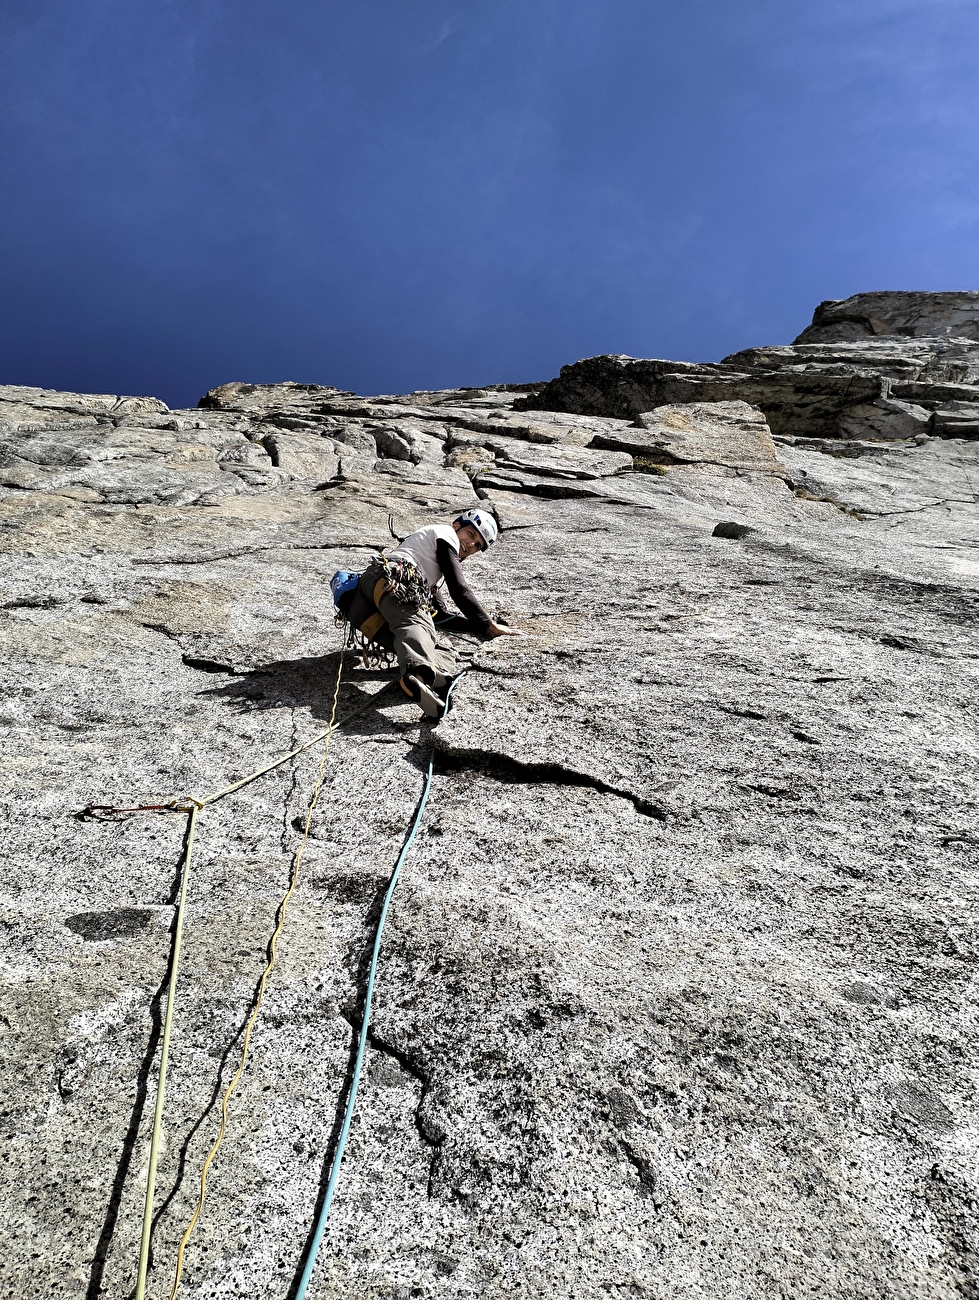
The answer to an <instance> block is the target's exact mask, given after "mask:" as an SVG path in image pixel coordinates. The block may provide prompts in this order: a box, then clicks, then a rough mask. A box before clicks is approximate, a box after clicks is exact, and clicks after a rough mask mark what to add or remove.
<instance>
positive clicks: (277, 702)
mask: <svg viewBox="0 0 979 1300" xmlns="http://www.w3.org/2000/svg"><path fill="white" fill-rule="evenodd" d="M229 676H232V674H231V673H230V671H229ZM336 680H337V656H336V655H335V654H329V655H318V656H314V655H310V656H308V657H306V658H304V659H281V660H276V661H273V662H272V663H269V664H263V665H262V667H261V668H254V669H252V670H251V671H250V672H247V673H243V674H241V675H240V676H234V679H233V680H232V681H228V682H226V683H224V684H222V685H221V686H215V687H213V688H212V689H210V690H204V691H201V692H200V694H202V695H206V696H209V697H210V698H212V699H226V700H230V701H233V702H234V703H235V704H237V706H238V711H239V712H242V713H245V712H249V713H250V712H257V711H260V710H262V709H280V708H289V709H296V708H302V709H309V711H310V713H311V714H312V716H313V717H314V718H316V719H320V720H322V721H323V722H329V720H330V714H331V712H332V710H333V692H334V690H335V689H336ZM394 680H395V678H394V674H393V673H392V672H390V671H388V670H385V669H365V668H363V667H361V666H360V665H358V666H356V667H354V668H353V669H351V666H350V664H349V661H348V663H347V665H346V667H345V669H344V678H343V682H342V683H341V686H340V703H339V708H338V714H337V716H338V718H339V720H340V722H341V723H342V722H343V721H344V718H345V717H349V716H351V714H352V711H354V710H357V712H358V714H360V716H363V717H365V719H366V718H369V717H370V716H371V712H372V710H371V708H370V703H369V701H370V698H371V696H372V695H373V694H375V693H377V688H378V685H379V686H380V687H381V688H382V689H383V688H384V687H385V686H390V685H392V683H393V682H394ZM368 687H370V689H368ZM398 702H399V701H398V698H397V696H396V695H394V694H393V693H392V692H391V691H390V690H386V691H385V692H384V697H383V699H382V700H378V705H379V706H381V707H383V706H384V705H391V704H394V703H398ZM364 706H366V708H365V707H364ZM361 709H363V713H362V714H361V713H360V711H361Z"/></svg>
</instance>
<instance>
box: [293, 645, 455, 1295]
mask: <svg viewBox="0 0 979 1300" xmlns="http://www.w3.org/2000/svg"><path fill="white" fill-rule="evenodd" d="M465 671H468V670H465ZM463 675H464V673H460V674H459V677H456V678H455V680H454V681H453V682H452V685H451V686H450V687H449V690H448V694H447V695H446V700H445V702H446V707H448V703H449V700H450V699H451V698H452V692H453V690H455V686H456V682H458V681H459V679H460V678H461V677H462V676H463ZM434 764H435V746H434V744H433V746H432V748H431V750H430V752H429V755H428V770H427V772H426V773H425V785H424V787H423V789H422V794H421V798H420V799H419V801H418V807H417V808H416V809H415V817H414V820H413V821H412V823H411V829H410V830H409V832H408V837H407V839H406V840H405V842H404V845H403V847H402V849H401V852H400V854H399V855H398V860H397V862H396V863H395V865H394V871H393V872H392V873H391V879H390V881H389V882H388V887H387V891H386V893H385V895H384V905H383V906H382V908H381V915H380V918H379V920H378V922H377V933H376V934H375V936H374V949H373V952H372V953H371V965H370V972H369V974H368V976H367V992H366V995H365V997H364V1018H363V1021H362V1022H361V1026H360V1038H359V1040H358V1043H357V1059H356V1061H355V1062H354V1074H353V1082H352V1083H351V1085H350V1094H349V1096H348V1097H347V1107H346V1111H345V1112H344V1116H343V1127H342V1128H341V1129H340V1138H339V1140H338V1142H337V1150H336V1155H335V1156H334V1157H333V1164H332V1167H331V1169H330V1177H329V1181H328V1182H327V1184H326V1193H325V1195H324V1197H323V1205H322V1207H321V1208H320V1212H319V1217H318V1218H317V1220H316V1229H315V1231H314V1232H313V1239H312V1241H311V1242H310V1246H309V1254H308V1255H307V1257H306V1265H305V1267H304V1269H303V1273H302V1277H301V1278H300V1280H299V1287H298V1289H297V1291H296V1294H295V1300H304V1297H305V1295H306V1289H307V1287H308V1286H309V1282H310V1278H311V1277H312V1276H313V1269H314V1268H315V1267H316V1256H317V1254H318V1252H319V1248H320V1243H321V1242H322V1240H323V1234H324V1233H325V1231H326V1221H327V1219H328V1218H329V1217H330V1206H331V1205H332V1204H333V1195H334V1193H335V1192H336V1188H337V1183H338V1182H339V1180H340V1165H341V1163H342V1161H343V1153H344V1150H345V1149H346V1146H347V1135H348V1134H349V1132H350V1124H351V1122H352V1120H353V1117H354V1107H355V1106H356V1104H357V1089H358V1087H359V1086H360V1076H361V1074H362V1072H363V1067H364V1055H365V1053H366V1051H367V1038H368V1034H369V1032H370V1019H371V1002H372V999H373V996H374V977H375V976H376V974H377V963H378V959H379V957H380V955H381V940H382V939H383V937H384V923H385V921H386V920H387V915H388V908H389V907H390V906H391V900H392V898H393V897H394V891H395V889H396V888H397V884H398V876H399V875H400V874H401V868H402V867H403V866H404V864H405V859H406V858H407V856H408V854H409V853H410V852H411V846H412V845H413V844H414V842H415V836H416V835H417V834H418V829H419V827H420V826H421V822H422V817H423V816H424V814H425V805H426V804H427V803H428V795H429V791H430V790H431V788H432V771H433V768H434Z"/></svg>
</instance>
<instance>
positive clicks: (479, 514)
mask: <svg viewBox="0 0 979 1300" xmlns="http://www.w3.org/2000/svg"><path fill="white" fill-rule="evenodd" d="M452 522H453V523H454V524H470V525H471V526H472V527H473V528H475V530H476V532H477V533H479V535H480V537H481V538H482V539H483V550H484V551H485V550H486V548H487V546H492V545H493V543H494V542H495V541H496V538H497V535H498V533H499V531H500V530H499V529H498V528H497V526H496V520H495V519H494V518H493V516H492V515H491V514H490V512H489V511H488V510H463V512H462V514H461V515H456V517H455V519H453V521H452Z"/></svg>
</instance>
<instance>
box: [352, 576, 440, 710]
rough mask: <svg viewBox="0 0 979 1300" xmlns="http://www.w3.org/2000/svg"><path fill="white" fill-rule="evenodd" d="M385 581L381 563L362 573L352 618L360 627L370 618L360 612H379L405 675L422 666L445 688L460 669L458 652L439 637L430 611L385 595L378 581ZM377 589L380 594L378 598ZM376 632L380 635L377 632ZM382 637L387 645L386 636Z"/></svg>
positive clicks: (430, 679)
mask: <svg viewBox="0 0 979 1300" xmlns="http://www.w3.org/2000/svg"><path fill="white" fill-rule="evenodd" d="M383 580H384V569H383V567H382V566H381V565H379V564H372V565H371V566H370V568H369V569H367V570H366V571H365V572H364V573H362V574H361V577H360V586H359V587H358V590H357V601H356V605H355V606H352V607H351V621H352V622H353V623H354V625H355V626H357V627H360V626H362V624H363V622H364V621H366V620H365V619H358V617H357V614H358V612H359V611H361V610H364V609H365V608H367V607H368V606H369V608H368V609H367V612H368V614H372V613H374V612H375V611H376V612H377V613H378V614H380V616H381V617H382V618H383V620H384V622H385V623H386V624H387V627H388V629H389V630H390V633H391V636H392V638H393V640H394V653H395V654H396V655H397V657H398V667H399V668H400V669H401V675H402V677H404V676H407V675H408V674H410V673H416V672H417V670H418V669H419V668H422V669H423V670H424V669H428V670H429V671H427V672H426V671H423V672H422V674H421V676H422V678H423V679H424V680H425V681H426V682H428V684H429V685H430V686H433V687H434V688H435V689H437V690H438V689H441V688H442V687H443V686H444V685H445V683H446V681H447V680H448V678H450V677H453V676H454V675H455V673H456V672H457V664H456V658H455V655H454V654H453V653H452V650H451V649H450V648H449V647H448V646H447V645H446V644H445V642H444V641H441V640H440V639H439V636H438V633H437V632H436V631H435V624H434V623H433V622H432V616H431V614H430V613H429V612H428V610H427V609H413V608H412V607H411V606H410V605H402V604H401V602H400V601H398V600H395V598H394V597H393V596H389V595H387V594H386V593H384V594H382V592H383V589H382V588H379V586H378V584H379V583H380V582H382V581H383ZM375 592H377V593H378V595H377V599H376V600H375V599H374V593H375ZM378 631H380V629H378ZM374 635H375V636H377V632H375V633H374ZM378 639H379V640H380V642H381V644H384V640H385V638H380V637H379V638H378Z"/></svg>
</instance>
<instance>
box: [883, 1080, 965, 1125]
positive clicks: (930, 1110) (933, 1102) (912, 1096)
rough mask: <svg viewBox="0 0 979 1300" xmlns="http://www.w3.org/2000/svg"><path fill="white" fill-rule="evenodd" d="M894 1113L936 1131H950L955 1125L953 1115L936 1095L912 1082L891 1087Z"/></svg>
mask: <svg viewBox="0 0 979 1300" xmlns="http://www.w3.org/2000/svg"><path fill="white" fill-rule="evenodd" d="M891 1097H892V1098H893V1100H894V1103H895V1114H896V1115H897V1116H900V1117H902V1118H904V1119H911V1120H914V1121H915V1122H916V1123H918V1124H921V1125H923V1127H925V1128H930V1129H933V1130H934V1131H935V1132H936V1133H950V1132H951V1131H952V1129H954V1127H955V1116H954V1115H953V1114H952V1112H951V1111H950V1110H949V1108H948V1107H947V1106H946V1105H945V1103H944V1102H943V1101H941V1100H940V1099H939V1098H938V1097H935V1096H934V1095H933V1094H932V1093H930V1092H927V1091H926V1090H925V1089H924V1088H920V1087H918V1085H917V1084H914V1083H901V1084H897V1085H896V1086H895V1087H894V1088H892V1089H891Z"/></svg>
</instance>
